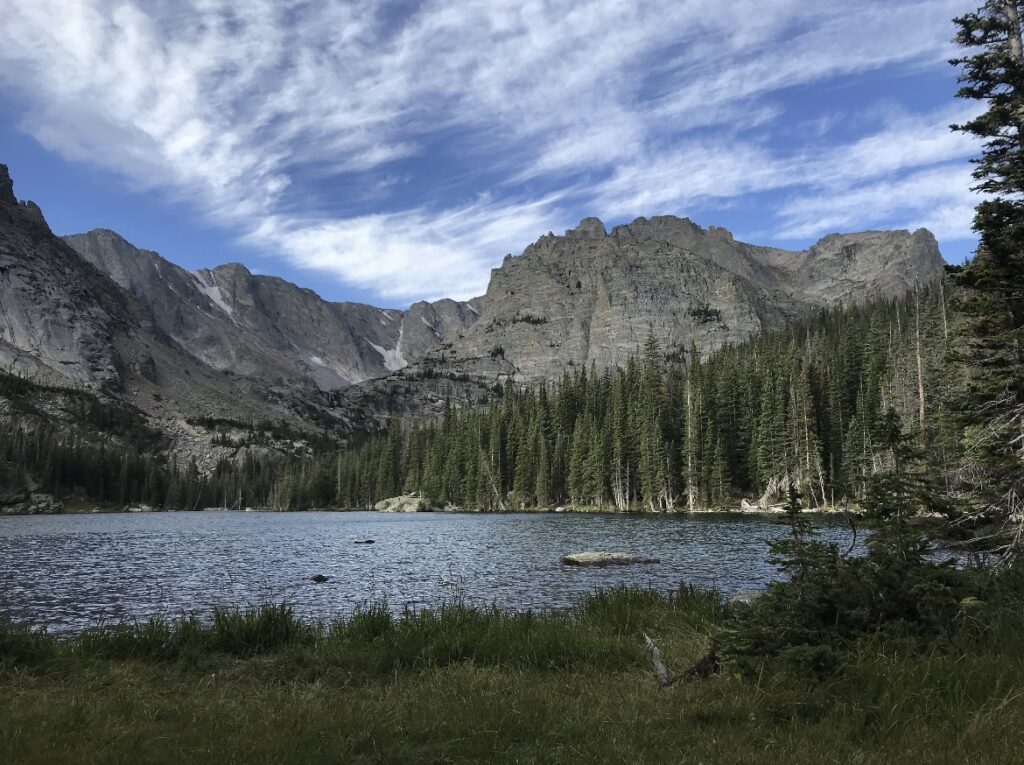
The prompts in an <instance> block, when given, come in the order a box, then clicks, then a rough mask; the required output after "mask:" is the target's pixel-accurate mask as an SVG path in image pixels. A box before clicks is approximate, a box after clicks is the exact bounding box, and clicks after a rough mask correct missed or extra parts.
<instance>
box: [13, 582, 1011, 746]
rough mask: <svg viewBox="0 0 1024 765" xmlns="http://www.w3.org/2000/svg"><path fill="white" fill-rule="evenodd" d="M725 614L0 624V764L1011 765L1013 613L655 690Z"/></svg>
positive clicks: (649, 611) (703, 596) (644, 602)
mask: <svg viewBox="0 0 1024 765" xmlns="http://www.w3.org/2000/svg"><path fill="white" fill-rule="evenodd" d="M728 617H729V610H728V608H727V607H724V606H723V605H722V604H721V603H720V601H719V599H718V597H717V596H716V595H714V594H709V593H704V592H700V591H695V590H690V589H682V590H680V591H679V592H678V593H676V594H675V595H674V596H672V597H663V596H660V595H657V594H654V593H650V592H644V591H637V590H628V589H618V590H612V591H608V592H602V593H598V594H596V595H593V596H590V597H588V598H586V599H584V600H582V601H580V602H579V603H578V604H577V606H576V607H575V608H574V609H572V610H571V611H568V612H560V613H548V614H535V613H510V612H502V611H500V610H497V609H475V608H470V607H468V606H465V605H464V604H460V603H452V604H449V605H447V606H444V607H442V608H440V609H438V610H436V611H423V612H419V613H406V614H402V615H398V616H395V615H393V614H392V613H390V612H389V611H388V609H387V608H385V607H384V606H382V605H377V606H371V607H368V608H366V609H364V610H362V611H361V612H359V613H357V614H355V615H353V616H352V617H349V618H346V619H343V620H338V621H335V622H331V623H327V624H319V623H308V622H303V621H302V620H299V619H297V618H296V617H295V615H294V614H293V613H292V611H291V610H290V609H289V608H288V607H287V606H280V605H271V606H264V607H262V608H260V609H256V610H253V611H242V612H218V613H217V614H215V615H214V617H213V618H212V619H211V620H208V621H202V622H201V621H198V620H194V619H186V620H182V621H179V622H164V621H160V620H152V621H149V622H146V623H143V624H138V625H128V626H118V627H107V628H99V629H94V630H90V631H88V632H86V633H83V634H82V635H80V636H76V637H75V638H72V639H66V640H62V639H57V638H55V637H52V636H48V635H45V634H43V633H40V632H38V631H33V630H31V629H28V628H25V627H19V626H15V625H12V624H9V623H7V624H2V623H0V762H5V763H7V762H10V763H60V762H74V763H78V762H86V763H89V762H155V763H162V762H169V763H171V762H173V763H181V762H218V763H219V762H224V763H230V762H246V763H249V762H257V763H259V762H267V763H270V762H275V763H276V762H303V763H318V762H385V763H418V762H427V763H446V762H523V763H533V762H536V763H558V762H574V763H579V762H675V763H689V762H692V763H719V762H721V763H739V762H743V763H762V762H763V763H773V765H777V764H778V763H829V762H834V763H857V762H861V763H886V762H893V763H896V762H898V763H901V765H903V764H905V763H931V762H936V763H958V764H959V763H979V764H981V763H984V764H986V765H987V764H989V763H1004V762H1005V763H1012V762H1020V761H1021V754H1020V753H1021V751H1022V744H1024V726H1022V725H1021V723H1020V720H1022V719H1024V644H1022V642H1021V641H1020V640H1019V636H1020V635H1021V634H1024V614H1022V613H1021V611H1020V609H1019V608H1011V607H999V606H998V605H997V604H990V605H988V606H987V607H985V608H982V609H979V610H978V612H977V613H976V614H975V615H973V616H972V617H971V619H970V622H969V623H966V624H965V625H963V628H962V629H959V630H957V631H956V632H955V633H951V634H950V635H947V636H944V637H942V638H941V639H938V640H930V641H928V642H927V643H925V642H921V641H918V640H915V639H912V638H907V639H906V640H904V641H900V640H893V639H892V638H891V637H890V638H889V639H888V640H886V641H882V640H881V639H866V640H862V641H860V642H858V643H857V644H856V645H855V646H853V647H851V648H850V650H849V651H847V652H845V653H844V654H843V661H842V664H841V666H840V668H839V670H838V671H837V672H836V673H835V674H834V675H832V676H830V677H828V678H827V679H825V680H811V679H809V678H806V677H804V676H802V675H801V674H800V673H799V672H796V671H794V670H791V669H786V668H784V667H782V666H778V665H773V664H771V663H766V664H765V665H764V666H763V667H762V668H761V671H760V672H759V673H757V674H756V675H755V676H753V677H750V676H746V675H740V674H739V673H737V672H735V671H734V670H733V668H731V667H730V666H729V665H726V666H725V667H724V668H723V673H722V674H721V675H719V676H718V677H716V678H714V679H712V680H710V681H707V682H705V683H702V684H699V685H691V686H676V687H673V688H670V689H668V690H661V689H659V688H658V687H657V685H656V684H655V682H654V678H653V674H652V671H651V668H650V665H649V662H648V659H647V656H646V654H645V652H644V650H643V646H642V640H641V634H642V633H643V632H646V633H648V634H650V635H651V636H652V637H653V638H654V639H655V641H656V642H657V643H658V645H659V647H660V648H661V650H662V654H663V656H664V658H665V659H666V662H667V663H668V664H669V665H670V667H672V668H673V669H674V670H676V671H681V670H682V669H685V668H686V667H687V666H688V665H689V664H691V663H692V662H693V661H695V660H696V659H697V658H699V657H700V656H701V655H702V654H703V653H704V652H705V651H706V650H707V649H708V646H709V643H710V640H711V637H710V636H711V635H712V634H714V633H715V631H716V629H717V628H718V627H719V626H720V625H721V624H722V623H723V622H724V620H726V619H727V618H728Z"/></svg>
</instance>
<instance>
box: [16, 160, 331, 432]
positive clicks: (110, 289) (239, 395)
mask: <svg viewBox="0 0 1024 765" xmlns="http://www.w3.org/2000/svg"><path fill="white" fill-rule="evenodd" d="M161 310H164V307H162V306H159V305H154V306H150V305H147V304H146V303H144V302H143V301H142V300H140V299H139V298H137V297H136V296H135V295H133V294H131V293H129V292H127V291H125V290H124V289H122V288H121V287H120V286H119V285H118V284H116V283H115V282H114V281H113V280H112V279H110V278H108V277H107V275H106V274H104V273H102V272H101V271H100V270H99V269H97V268H96V267H95V266H93V265H92V264H91V263H89V262H87V261H86V260H84V259H83V258H82V257H81V256H80V255H79V254H78V253H77V252H76V251H75V250H74V249H72V248H71V247H70V246H68V245H67V244H66V243H65V242H64V241H62V240H61V239H60V238H59V237H56V236H54V234H53V233H52V232H51V231H50V229H49V227H48V226H47V224H46V221H45V220H44V219H43V216H42V214H41V213H40V211H39V208H38V207H36V206H35V205H33V204H32V203H29V202H18V201H17V200H16V199H15V197H14V193H13V186H12V183H11V179H10V176H9V174H8V171H7V168H6V167H5V166H3V165H0V370H2V371H4V372H7V373H9V374H15V375H17V376H20V377H24V378H27V379H29V380H32V381H35V382H38V383H43V384H45V385H49V386H54V388H53V389H52V390H51V392H50V393H49V394H48V398H49V399H50V400H49V401H42V400H40V401H37V402H35V403H34V405H33V406H32V407H31V412H38V413H42V414H44V415H46V416H45V419H48V420H51V421H54V422H59V423H60V424H61V425H62V426H63V425H71V424H73V419H74V418H71V419H67V418H64V417H58V416H57V414H56V413H55V407H53V406H50V404H51V403H53V402H54V401H57V400H58V399H60V398H61V397H62V396H63V395H64V393H63V392H62V390H61V389H75V390H79V391H89V392H91V393H92V394H95V395H96V396H97V397H99V399H100V400H105V401H114V402H117V403H118V404H122V405H124V406H126V407H128V408H130V409H131V410H133V411H139V412H141V413H144V414H145V416H146V417H147V418H148V419H149V421H150V423H151V424H152V425H153V426H154V427H156V428H158V429H159V430H161V431H162V432H164V433H166V434H167V435H168V436H169V437H170V440H171V442H172V443H174V444H175V445H176V446H177V447H178V448H179V450H184V449H183V446H184V445H185V444H186V443H188V442H190V441H196V440H198V441H199V442H202V440H203V439H202V435H203V434H202V433H200V432H198V431H197V429H196V428H193V427H191V426H189V425H188V424H187V423H186V422H185V420H186V419H187V418H195V417H210V416H214V417H220V418H225V419H232V420H237V421H243V422H251V421H254V420H259V421H262V420H275V421H283V422H286V423H289V424H290V425H293V426H295V427H300V428H301V427H306V428H312V427H314V425H313V424H312V423H315V427H316V428H328V429H331V428H333V427H337V428H338V429H346V428H348V427H349V426H350V424H351V423H350V422H349V421H347V420H345V421H335V420H334V419H333V416H332V414H331V413H330V411H329V407H328V406H327V405H326V403H325V402H324V401H322V400H319V399H317V398H316V397H308V396H304V397H302V398H297V397H296V396H294V395H290V394H289V392H288V391H278V390H274V389H272V388H270V387H269V386H267V385H263V384H260V383H259V382H258V381H253V380H248V379H245V378H241V377H239V376H236V375H234V374H231V373H229V372H225V371H218V370H216V369H214V368H212V367H211V366H209V365H208V364H205V363H203V362H202V361H201V360H200V359H199V358H197V357H196V356H195V355H193V353H192V352H191V349H187V348H186V347H184V346H183V345H182V344H181V343H179V342H178V340H176V339H175V338H174V337H172V336H171V335H170V334H169V333H167V332H165V331H164V330H163V329H162V328H161V326H160V322H158V321H157V319H156V316H157V315H158V314H159V312H160V311H161ZM10 403H11V402H9V401H5V400H4V399H2V398H0V427H6V426H9V425H11V424H13V422H14V420H18V421H19V422H20V421H22V420H24V419H25V412H24V411H23V410H18V408H17V407H12V406H9V404H10ZM60 408H61V407H56V409H60ZM51 410H54V411H51ZM34 418H36V415H35V414H31V416H30V417H29V419H34ZM33 426H34V424H33ZM206 441H207V442H208V441H209V439H206ZM206 446H207V447H208V446H209V443H206ZM204 451H209V450H208V449H204Z"/></svg>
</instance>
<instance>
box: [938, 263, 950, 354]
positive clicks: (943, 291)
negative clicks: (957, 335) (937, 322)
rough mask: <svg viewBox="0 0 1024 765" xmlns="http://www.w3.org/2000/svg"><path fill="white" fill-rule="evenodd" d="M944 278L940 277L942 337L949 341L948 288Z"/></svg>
mask: <svg viewBox="0 0 1024 765" xmlns="http://www.w3.org/2000/svg"><path fill="white" fill-rule="evenodd" d="M944 281H945V280H944V279H939V307H940V308H941V309H942V339H943V340H945V341H946V343H947V344H948V343H949V323H948V322H947V321H946V288H945V287H944V286H943V283H944Z"/></svg>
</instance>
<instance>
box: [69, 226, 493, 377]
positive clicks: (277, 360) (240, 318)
mask: <svg viewBox="0 0 1024 765" xmlns="http://www.w3.org/2000/svg"><path fill="white" fill-rule="evenodd" d="M64 241H65V242H67V243H68V244H69V245H70V246H71V247H72V248H74V249H75V251H76V252H78V253H79V255H81V256H82V257H83V258H84V259H85V260H87V261H88V262H89V263H91V264H92V265H94V266H95V267H96V268H98V269H99V270H100V271H102V272H103V273H105V274H106V275H107V276H109V277H110V278H111V279H113V281H114V282H116V283H117V284H118V285H119V286H121V287H122V288H124V289H125V290H127V291H128V292H129V293H131V294H132V295H134V296H135V297H136V298H138V299H139V300H140V301H141V302H142V303H144V304H145V305H147V306H148V307H149V308H150V310H151V311H152V314H153V318H154V321H155V322H156V325H157V326H158V327H159V329H160V330H162V331H163V332H165V333H166V334H168V335H169V336H170V337H172V338H174V340H176V341H177V342H178V343H179V344H181V345H182V346H183V347H185V348H187V349H188V350H189V352H190V353H191V354H192V355H193V356H195V357H196V358H197V359H198V360H200V361H201V362H203V363H204V364H206V365H207V366H209V367H210V368H211V369H214V370H217V371H225V370H227V371H230V372H232V373H234V374H237V375H239V376H242V377H247V378H253V379H256V380H259V381H262V382H264V383H267V384H271V385H287V386H315V387H317V388H320V389H322V390H336V389H340V388H346V387H348V386H350V385H353V384H355V383H359V382H363V381H365V380H369V379H371V378H375V377H383V376H384V375H386V374H388V373H389V372H394V371H397V370H398V369H401V368H402V367H404V366H406V365H407V364H409V362H410V361H414V360H416V359H418V358H419V357H420V356H422V355H423V354H424V353H425V352H426V351H427V350H428V349H429V348H431V347H432V346H434V345H437V344H438V343H441V342H445V341H447V340H451V339H454V338H455V336H456V334H457V333H458V332H460V331H461V330H463V329H465V328H466V327H468V326H469V325H470V324H472V323H473V322H474V321H475V320H476V319H477V317H478V315H479V311H480V309H479V301H469V302H467V303H458V302H455V301H454V300H439V301H437V302H435V303H425V302H420V303H415V304H413V305H412V306H411V307H410V308H409V309H408V310H407V311H398V310H394V309H384V308H375V307H373V306H369V305H364V304H361V303H331V302H328V301H326V300H323V299H321V298H320V297H319V296H318V295H317V294H316V293H315V292H313V291H312V290H308V289H302V288H300V287H297V286H296V285H294V284H291V283H289V282H286V281H285V280H283V279H279V278H277V277H271V276H256V275H253V274H252V273H250V272H249V271H248V270H247V269H246V268H245V266H242V265H240V264H238V263H231V264H228V265H224V266H219V267H217V268H214V269H202V270H200V271H195V272H191V271H186V270H185V269H183V268H181V267H179V266H176V265H175V264H173V263H171V262H169V261H167V260H165V259H164V258H162V257H160V256H159V255H158V254H157V253H155V252H151V251H149V250H141V249H138V248H136V247H134V246H133V245H131V244H129V243H128V242H127V241H125V240H124V239H123V238H122V237H121V236H120V235H118V234H116V233H115V232H113V231H107V230H104V229H97V230H95V231H90V232H89V233H87V234H75V235H73V236H66V237H64Z"/></svg>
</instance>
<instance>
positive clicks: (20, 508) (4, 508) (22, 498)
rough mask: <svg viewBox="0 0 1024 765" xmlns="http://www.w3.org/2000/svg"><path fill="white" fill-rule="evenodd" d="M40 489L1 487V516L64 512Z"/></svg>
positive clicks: (58, 503)
mask: <svg viewBox="0 0 1024 765" xmlns="http://www.w3.org/2000/svg"><path fill="white" fill-rule="evenodd" d="M0 191H2V189H0ZM38 488H39V485H38V484H37V483H36V482H34V481H30V482H28V483H27V484H24V485H20V486H0V515H52V514H54V513H60V512H62V511H63V510H64V505H63V503H61V502H59V501H58V500H57V499H56V498H55V497H54V496H53V495H52V494H45V493H43V492H40V491H38V490H37V489H38Z"/></svg>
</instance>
